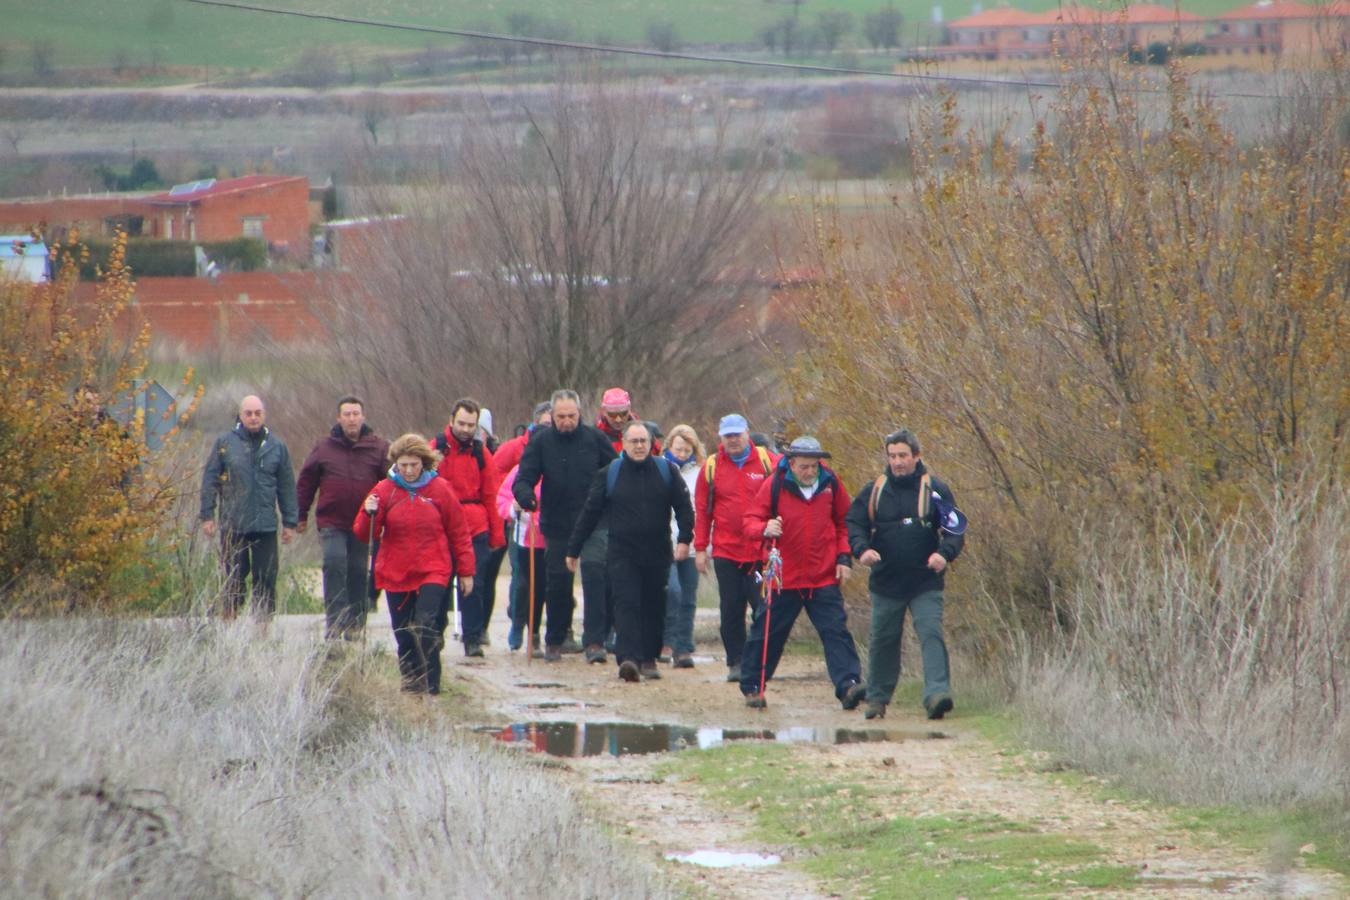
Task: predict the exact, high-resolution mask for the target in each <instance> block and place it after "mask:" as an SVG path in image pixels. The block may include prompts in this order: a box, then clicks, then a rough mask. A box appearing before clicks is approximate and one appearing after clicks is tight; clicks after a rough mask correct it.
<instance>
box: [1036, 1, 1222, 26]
mask: <svg viewBox="0 0 1350 900" xmlns="http://www.w3.org/2000/svg"><path fill="white" fill-rule="evenodd" d="M1203 21H1205V17H1204V16H1197V15H1196V14H1195V13H1188V12H1185V11H1184V10H1179V9H1176V8H1175V7H1171V6H1161V5H1159V4H1157V3H1131V4H1129V5H1128V6H1124V7H1118V8H1112V7H1094V6H1080V5H1079V4H1076V3H1069V4H1065V5H1064V6H1061V7H1059V8H1058V9H1049V10H1046V11H1045V12H1043V13H1038V14H1036V15H1035V16H1033V21H1032V22H1031V23H1028V24H1034V25H1056V24H1059V23H1065V24H1069V25H1170V24H1171V23H1173V22H1203Z"/></svg>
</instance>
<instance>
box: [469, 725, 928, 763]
mask: <svg viewBox="0 0 1350 900" xmlns="http://www.w3.org/2000/svg"><path fill="white" fill-rule="evenodd" d="M475 730H476V731H478V732H480V733H482V734H489V735H491V736H492V737H494V738H495V739H497V740H499V741H501V742H503V743H506V744H512V745H517V746H522V747H524V748H526V749H529V750H530V751H532V752H536V753H547V754H549V755H550V756H561V757H578V756H630V755H638V754H644V753H666V752H672V751H677V750H689V749H700V750H706V749H708V748H709V747H720V746H721V745H723V744H726V743H729V742H732V741H776V742H780V743H793V744H867V743H900V742H902V741H916V740H920V741H921V740H941V739H945V738H947V737H948V735H946V734H945V733H943V732H940V731H903V730H899V729H882V728H807V727H795V728H780V729H768V728H706V727H705V728H694V727H691V726H687V725H643V724H637V723H632V722H516V723H513V724H511V725H506V726H504V727H498V726H484V727H482V728H477V729H475Z"/></svg>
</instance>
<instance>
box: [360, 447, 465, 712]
mask: <svg viewBox="0 0 1350 900" xmlns="http://www.w3.org/2000/svg"><path fill="white" fill-rule="evenodd" d="M389 458H390V459H391V460H393V462H394V465H393V466H392V467H391V468H390V469H389V477H388V478H386V479H385V480H384V481H381V482H380V483H379V484H377V485H375V490H373V491H371V492H370V494H369V496H367V497H366V500H365V503H364V504H363V505H362V508H361V512H359V513H357V514H356V521H355V522H354V523H353V525H352V531H353V532H354V533H355V534H356V536H357V537H358V538H360V539H361V540H363V541H366V542H369V541H370V540H371V538H372V537H374V538H377V539H378V540H379V541H380V552H379V554H378V555H377V556H376V557H375V586H376V587H377V588H383V589H384V591H385V599H386V602H387V603H388V604H389V619H390V622H391V624H392V625H393V628H394V640H395V642H396V643H397V644H398V668H399V672H400V673H401V674H402V676H403V689H404V690H405V691H409V692H411V693H414V694H439V693H440V692H441V646H442V645H443V644H444V636H443V635H442V634H441V630H440V628H438V627H437V620H438V618H439V617H440V615H441V613H442V611H443V610H444V609H445V608H446V604H447V603H448V601H449V585H450V578H451V576H452V575H458V576H459V590H460V593H461V594H468V592H469V591H472V590H473V569H474V558H473V543H472V539H471V537H470V535H469V526H468V523H467V521H466V519H465V516H464V510H463V509H462V508H461V507H460V505H459V501H458V500H456V499H455V495H454V492H453V491H452V490H451V489H450V486H449V485H448V484H447V483H446V482H445V480H444V479H441V478H437V477H436V464H437V463H438V462H439V461H440V457H438V456H437V455H436V453H435V451H433V450H432V449H431V447H430V446H429V445H428V444H427V442H426V440H425V439H424V438H423V437H422V436H421V435H418V434H405V435H403V436H402V437H401V438H399V439H398V440H396V441H394V443H392V444H391V445H390V446H389Z"/></svg>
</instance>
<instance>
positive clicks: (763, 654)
mask: <svg viewBox="0 0 1350 900" xmlns="http://www.w3.org/2000/svg"><path fill="white" fill-rule="evenodd" d="M760 584H761V586H762V589H763V593H764V646H763V649H762V650H761V651H760V656H759V695H760V696H761V697H763V696H764V685H765V683H766V682H767V681H768V680H769V626H770V625H772V624H773V619H772V616H773V595H774V593H775V592H776V591H781V590H782V589H783V557H782V555H781V554H780V553H779V552H778V542H777V541H774V542H773V543H772V544H770V545H769V559H768V561H767V562H766V563H765V564H764V571H763V572H762V573H760Z"/></svg>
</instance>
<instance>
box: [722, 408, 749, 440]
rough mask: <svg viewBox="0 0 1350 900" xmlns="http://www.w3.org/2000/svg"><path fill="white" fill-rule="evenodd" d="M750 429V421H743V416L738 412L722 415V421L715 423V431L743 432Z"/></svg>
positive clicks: (725, 432)
mask: <svg viewBox="0 0 1350 900" xmlns="http://www.w3.org/2000/svg"><path fill="white" fill-rule="evenodd" d="M749 430H750V423H749V422H747V421H745V416H743V415H741V414H740V413H731V414H730V415H726V416H723V417H722V421H721V422H718V423H717V433H718V434H719V435H726V434H744V433H745V432H747V431H749Z"/></svg>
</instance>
